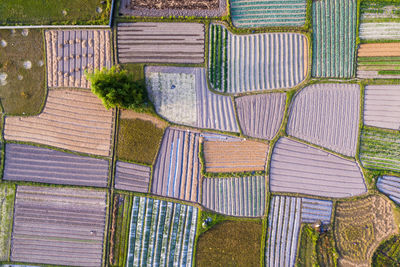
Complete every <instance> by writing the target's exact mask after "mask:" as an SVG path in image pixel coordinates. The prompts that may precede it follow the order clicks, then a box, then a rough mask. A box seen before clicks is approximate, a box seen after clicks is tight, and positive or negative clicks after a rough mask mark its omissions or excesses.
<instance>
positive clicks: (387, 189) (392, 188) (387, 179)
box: [376, 176, 400, 205]
mask: <svg viewBox="0 0 400 267" xmlns="http://www.w3.org/2000/svg"><path fill="white" fill-rule="evenodd" d="M376 186H377V187H378V189H379V191H381V192H382V193H384V194H386V195H388V197H389V198H390V199H391V200H393V201H394V202H396V203H397V204H398V205H400V177H395V176H381V177H379V179H378V182H377V183H376Z"/></svg>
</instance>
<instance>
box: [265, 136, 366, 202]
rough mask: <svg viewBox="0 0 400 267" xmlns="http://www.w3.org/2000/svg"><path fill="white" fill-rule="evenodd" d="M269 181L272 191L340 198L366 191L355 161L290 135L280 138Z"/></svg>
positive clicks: (272, 160) (273, 157) (272, 161)
mask: <svg viewBox="0 0 400 267" xmlns="http://www.w3.org/2000/svg"><path fill="white" fill-rule="evenodd" d="M327 169H329V172H327V171H326V170H327ZM269 184H270V190H271V191H272V192H292V193H303V194H310V195H315V196H325V197H337V198H338V197H351V196H356V195H361V194H364V193H366V192H367V188H366V185H365V183H364V179H363V175H362V173H361V170H360V168H359V166H358V165H357V163H356V162H355V161H351V160H347V159H343V158H340V157H338V156H335V155H333V154H331V153H328V152H325V151H323V150H320V149H317V148H314V147H311V146H309V145H306V144H303V143H300V142H297V141H293V140H291V139H289V138H280V139H279V140H278V142H277V143H276V145H275V147H274V151H273V154H272V158H271V165H270V181H269Z"/></svg>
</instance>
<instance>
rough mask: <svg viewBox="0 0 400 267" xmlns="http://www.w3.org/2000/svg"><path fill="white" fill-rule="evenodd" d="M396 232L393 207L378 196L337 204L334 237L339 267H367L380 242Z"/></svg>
mask: <svg viewBox="0 0 400 267" xmlns="http://www.w3.org/2000/svg"><path fill="white" fill-rule="evenodd" d="M397 232H398V229H397V227H396V225H395V222H394V219H393V213H392V205H391V203H390V202H389V201H388V200H386V199H385V198H383V197H381V196H377V195H373V196H369V197H366V198H363V199H359V200H355V201H346V202H338V204H337V207H336V216H335V227H334V234H335V239H336V245H337V248H338V252H339V255H340V258H339V264H340V265H342V266H370V265H371V260H372V254H373V253H374V251H375V250H376V248H377V247H378V246H379V244H380V242H382V241H383V240H385V239H387V238H388V237H389V236H391V235H393V234H395V233H397Z"/></svg>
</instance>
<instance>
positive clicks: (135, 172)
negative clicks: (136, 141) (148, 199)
mask: <svg viewBox="0 0 400 267" xmlns="http://www.w3.org/2000/svg"><path fill="white" fill-rule="evenodd" d="M150 174H151V169H150V167H148V166H143V165H139V164H133V163H128V162H123V161H117V166H116V169H115V188H117V189H122V190H129V191H134V192H142V193H147V192H148V191H149V181H150Z"/></svg>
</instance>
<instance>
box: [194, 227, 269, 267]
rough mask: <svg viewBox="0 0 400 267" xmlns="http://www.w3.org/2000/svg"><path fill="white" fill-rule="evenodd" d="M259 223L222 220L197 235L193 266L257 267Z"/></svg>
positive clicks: (260, 232) (258, 259)
mask: <svg viewBox="0 0 400 267" xmlns="http://www.w3.org/2000/svg"><path fill="white" fill-rule="evenodd" d="M261 235H262V225H261V223H260V222H249V221H223V222H221V223H219V224H217V225H216V226H214V227H213V228H211V229H210V230H208V231H207V232H205V233H203V234H201V235H200V237H199V239H198V241H197V248H196V266H199V267H209V266H259V265H260V251H261Z"/></svg>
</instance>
